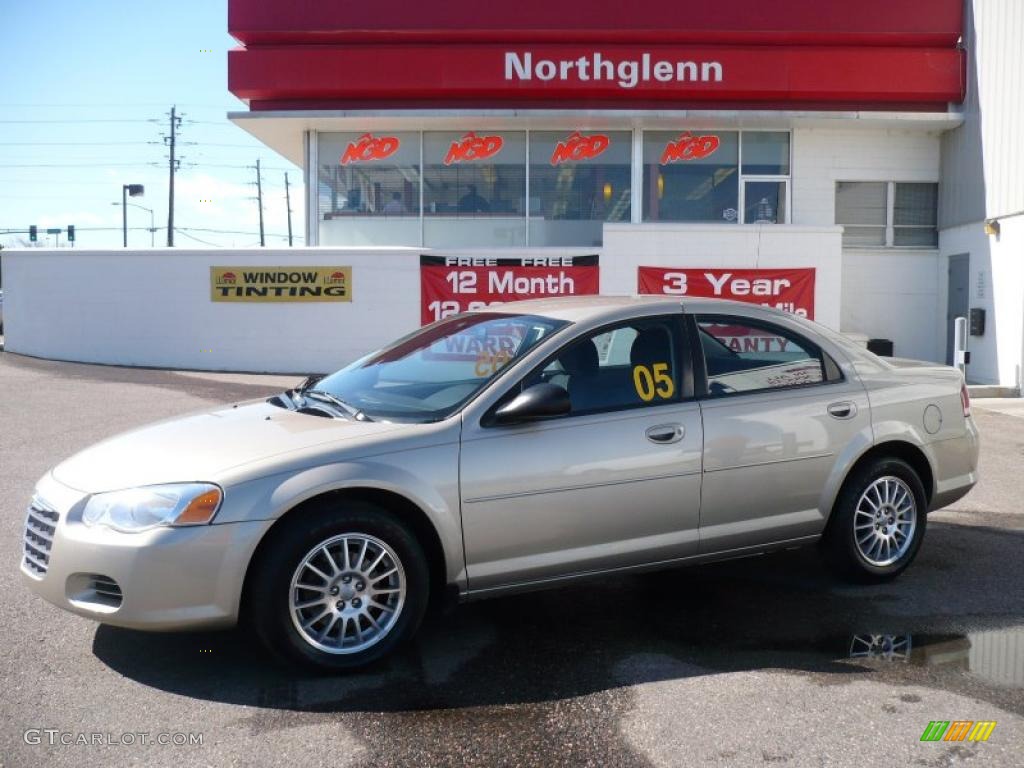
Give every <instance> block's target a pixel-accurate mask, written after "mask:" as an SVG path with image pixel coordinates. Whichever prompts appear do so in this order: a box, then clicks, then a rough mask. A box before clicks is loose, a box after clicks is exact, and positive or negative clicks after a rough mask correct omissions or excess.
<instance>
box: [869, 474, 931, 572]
mask: <svg viewBox="0 0 1024 768" xmlns="http://www.w3.org/2000/svg"><path fill="white" fill-rule="evenodd" d="M916 528H917V499H916V498H915V497H914V492H913V491H912V490H911V489H910V486H908V485H907V484H906V483H905V482H904V481H903V480H901V479H900V478H898V477H894V476H892V475H887V476H885V477H880V478H878V479H877V480H875V481H874V482H873V483H871V485H869V486H868V487H867V489H866V490H865V491H864V493H862V494H861V497H860V500H859V501H858V502H857V508H856V510H855V512H854V515H853V536H854V540H855V541H856V543H857V551H858V552H859V553H860V555H861V557H863V558H864V560H865V561H866V562H867V563H868V564H869V565H873V566H876V567H879V568H883V567H885V566H889V565H892V564H893V563H895V562H898V561H899V560H900V558H902V557H903V556H904V555H905V554H906V553H907V552H908V551H909V549H910V546H911V543H912V542H913V540H914V531H915V530H916Z"/></svg>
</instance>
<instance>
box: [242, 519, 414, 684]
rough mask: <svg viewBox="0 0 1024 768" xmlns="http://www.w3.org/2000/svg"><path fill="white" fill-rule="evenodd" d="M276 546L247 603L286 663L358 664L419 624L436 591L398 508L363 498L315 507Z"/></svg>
mask: <svg viewBox="0 0 1024 768" xmlns="http://www.w3.org/2000/svg"><path fill="white" fill-rule="evenodd" d="M269 546H270V548H269V549H268V550H267V551H266V552H265V553H264V554H263V555H262V556H261V558H260V561H259V562H258V563H257V564H256V568H257V570H256V572H255V574H254V577H253V581H252V583H251V585H250V587H249V589H248V590H247V603H248V606H247V607H248V609H249V615H250V617H251V618H252V620H253V622H254V624H255V628H256V631H257V633H258V634H259V636H260V638H261V639H262V640H263V642H264V643H265V644H266V645H267V646H268V647H269V648H270V649H271V650H272V651H273V652H275V653H276V654H277V655H278V656H280V657H283V658H284V659H285V660H287V661H290V662H294V663H298V664H301V665H303V666H307V667H314V668H319V669H322V670H350V669H356V668H359V667H362V666H365V665H367V664H370V663H372V662H374V661H377V660H378V659H380V658H382V657H384V656H386V655H387V654H389V653H390V652H391V651H393V650H394V649H395V648H396V647H398V646H399V645H400V644H402V643H403V642H404V641H406V640H408V639H409V638H410V637H412V635H413V634H414V633H415V632H416V629H417V628H418V627H419V624H420V622H421V620H422V618H423V614H424V612H425V610H426V606H427V596H428V593H429V585H428V579H429V571H428V568H427V563H426V558H425V556H424V554H423V550H422V548H421V547H420V545H419V543H418V542H417V540H416V538H415V536H414V535H413V534H412V533H411V531H410V530H409V529H408V527H407V526H406V525H405V524H404V523H403V522H402V521H401V519H400V518H398V516H396V515H394V514H393V513H391V512H390V511H388V510H386V509H382V508H380V507H377V506H375V505H371V504H368V503H365V502H356V501H350V502H345V503H344V505H343V508H340V509H315V510H308V511H307V513H306V514H303V515H301V516H299V517H297V518H295V519H294V520H292V521H287V522H286V523H285V527H284V529H283V530H281V531H280V532H279V533H278V534H277V535H276V536H275V539H274V540H273V541H272V542H270V545H269Z"/></svg>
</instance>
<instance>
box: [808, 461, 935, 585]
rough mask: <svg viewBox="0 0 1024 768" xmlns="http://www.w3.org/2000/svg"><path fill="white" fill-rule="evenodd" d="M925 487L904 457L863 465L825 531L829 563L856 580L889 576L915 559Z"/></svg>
mask: <svg viewBox="0 0 1024 768" xmlns="http://www.w3.org/2000/svg"><path fill="white" fill-rule="evenodd" d="M926 508H927V504H926V497H925V492H924V486H923V485H922V483H921V479H920V478H919V477H918V475H917V472H915V471H914V469H913V467H911V466H910V465H909V464H907V463H906V462H905V461H902V460H901V459H896V458H883V459H877V460H875V461H872V462H871V463H869V464H866V465H865V466H863V467H860V468H858V469H857V470H855V471H854V473H853V474H852V475H851V476H850V477H849V478H848V479H847V481H846V483H845V485H844V486H843V489H842V491H841V492H840V494H839V498H838V499H837V500H836V505H835V508H834V509H833V512H832V518H831V520H830V521H829V525H828V528H827V529H826V531H825V536H824V541H823V544H824V552H825V556H826V559H827V561H828V564H829V565H830V566H831V567H832V568H833V569H834V570H835V571H836V572H837V573H838V574H839V575H840V576H842V577H843V578H845V579H847V580H850V581H856V582H862V583H863V582H879V581H888V580H889V579H892V578H895V577H896V576H898V575H899V574H900V573H902V572H903V571H904V570H905V569H906V568H907V566H909V565H910V563H911V562H912V561H913V560H914V557H916V555H917V551H918V549H920V547H921V541H922V539H923V538H924V531H925V523H926V515H925V511H926Z"/></svg>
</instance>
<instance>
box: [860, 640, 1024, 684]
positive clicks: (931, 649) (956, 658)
mask: <svg viewBox="0 0 1024 768" xmlns="http://www.w3.org/2000/svg"><path fill="white" fill-rule="evenodd" d="M848 656H849V658H851V659H870V660H880V661H883V662H891V663H900V664H912V665H914V666H919V667H943V668H945V669H956V670H960V671H963V672H967V673H969V674H971V675H974V676H976V677H979V678H981V679H983V680H985V681H987V682H989V683H995V684H996V685H1006V686H1011V687H1015V688H1024V627H1014V628H1011V629H1005V630H986V631H983V632H970V633H968V634H966V635H931V634H914V635H887V634H860V635H853V636H852V637H851V638H850V639H849V651H848Z"/></svg>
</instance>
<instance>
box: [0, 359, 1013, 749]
mask: <svg viewBox="0 0 1024 768" xmlns="http://www.w3.org/2000/svg"><path fill="white" fill-rule="evenodd" d="M292 383H295V382H294V381H293V380H291V379H288V378H280V377H275V378H271V377H250V376H217V375H209V374H188V373H177V372H168V371H153V370H133V369H121V368H108V367H100V366H86V365H76V364H68V363H53V362H46V361H39V360H32V359H28V358H22V357H18V356H15V355H11V354H0V510H2V511H0V562H2V563H4V564H5V569H6V570H5V573H6V578H5V579H3V580H0V627H2V629H0V632H2V638H3V643H2V645H0V649H2V650H0V665H2V674H3V681H4V686H3V694H2V696H0V722H2V728H0V766H120V765H146V766H163V765H167V766H176V767H177V768H183V767H184V766H193V765H195V766H207V765H209V766H220V765H239V766H287V765H295V766H316V765H331V766H406V765H409V766H417V768H427V767H430V766H447V765H452V766H469V765H480V766H575V765H580V766H602V767H603V766H718V765H722V766H765V765H773V766H775V765H778V766H785V767H786V768H789V767H790V766H837V765H838V766H846V765H849V766H854V765H856V766H858V767H859V768H865V767H869V766H903V765H921V766H950V765H979V766H980V765H1001V766H1019V765H1021V764H1024V556H1022V555H1024V510H1022V506H1021V503H1020V499H1021V498H1022V495H1024V494H1022V491H1024V473H1022V467H1024V461H1022V460H1024V417H1022V416H1020V415H1015V413H1014V412H1013V409H1012V408H1010V409H1007V408H1005V407H1004V408H1002V412H1000V411H997V410H994V408H995V407H996V406H997V405H998V404H995V405H993V404H989V403H976V405H975V412H976V418H977V421H978V424H979V426H980V429H981V432H982V439H983V443H982V445H983V449H982V461H981V471H982V482H981V483H980V484H979V486H978V487H977V488H976V489H975V490H974V491H973V492H972V493H971V494H970V495H969V496H968V497H966V498H965V499H964V500H962V501H961V502H959V503H958V504H957V505H956V506H954V507H952V508H950V509H948V510H943V511H941V512H938V513H935V514H934V515H932V516H931V517H930V518H929V522H928V532H927V536H926V539H925V542H924V547H923V549H922V552H921V554H920V556H919V557H918V559H917V561H916V562H915V563H914V565H913V566H912V567H911V568H910V570H909V571H908V572H907V573H906V574H904V576H902V577H901V578H900V579H898V580H897V581H895V582H894V583H891V584H887V585H884V586H870V587H851V586H845V585H841V584H838V583H836V582H834V581H833V580H832V578H831V577H830V576H829V575H828V573H827V572H826V571H825V570H824V569H823V568H822V567H821V565H820V563H819V562H818V560H817V558H816V556H815V553H814V552H813V551H800V552H787V553H781V554H778V555H772V556H767V557H760V558H754V559H747V560H742V561H733V562H729V563H724V564H719V565H714V566H707V567H702V568H690V569H682V570H677V571H672V572H667V573H659V574H647V575H643V576H631V577H623V578H615V579H602V580H599V581H591V582H588V583H585V584H579V585H576V586H573V587H569V588H563V589H560V590H554V591H549V592H543V593H536V594H526V595H518V596H514V597H505V598H497V599H493V600H490V601H485V602H479V603H473V604H469V605H464V606H461V607H459V608H458V609H456V610H455V611H454V613H452V614H451V615H448V616H432V617H431V618H430V619H429V620H428V622H427V624H426V626H425V627H424V629H423V630H422V631H421V633H420V635H419V638H418V640H417V642H416V643H415V645H414V646H413V647H412V648H410V649H408V650H407V651H406V652H404V653H402V654H401V655H399V656H398V657H396V658H394V659H392V660H391V661H389V662H387V663H385V664H384V665H383V666H381V667H378V668H375V669H372V670H370V671H367V672H364V673H361V674H356V675H349V676H338V677H312V676H309V675H303V674H296V673H295V672H293V671H291V670H289V669H285V668H282V667H279V666H277V665H276V664H274V663H273V662H272V661H270V660H269V659H268V658H267V657H266V656H265V655H264V654H263V652H262V651H261V650H260V648H259V646H258V644H257V642H256V640H255V638H253V637H251V636H249V635H247V634H246V633H245V632H243V631H240V630H235V631H230V632H221V633H190V634H165V635H160V634H146V633H140V632H132V631H127V630H121V629H115V628H111V627H102V626H98V625H96V624H94V623H92V622H90V621H88V620H86V619H82V618H79V617H76V616H73V615H71V614H69V613H65V612H63V611H61V610H59V609H57V608H55V607H53V606H50V605H49V604H47V603H45V602H43V601H42V600H40V599H38V598H36V597H35V596H33V595H32V594H30V593H29V592H28V590H27V589H26V588H25V587H24V585H23V584H22V580H21V577H20V574H19V573H18V563H19V558H20V551H21V537H22V527H23V524H24V509H25V506H26V504H27V502H28V499H29V497H30V495H31V492H32V487H33V485H34V483H35V481H36V480H37V479H38V478H39V476H41V475H42V474H43V473H44V472H45V471H46V470H47V469H48V468H49V467H51V466H52V465H53V464H55V463H56V462H57V461H59V460H60V459H62V458H64V457H66V456H68V455H70V454H71V453H73V452H75V451H77V450H79V449H81V448H84V447H86V446H87V445H89V444H91V443H93V442H95V441H97V440H99V439H101V438H103V437H107V436H109V435H112V434H114V433H117V432H119V431H122V430H124V429H128V428H130V427H133V426H136V425H139V424H143V423H145V422H148V421H153V420H156V419H160V418H164V417H167V416H173V415H176V414H181V413H184V412H188V411H191V410H195V409H200V408H205V407H209V406H211V405H214V404H219V403H224V402H230V401H233V400H239V399H246V398H252V397H259V396H262V395H264V394H269V393H270V392H274V391H279V390H280V389H282V388H283V387H284V386H287V385H290V384H292ZM933 720H949V721H955V720H973V721H983V720H984V721H996V723H997V725H996V727H995V729H994V730H993V732H992V735H991V737H990V738H989V740H988V741H987V742H984V743H968V742H963V743H956V742H935V743H932V742H922V741H920V738H921V735H922V733H923V731H924V730H925V728H926V726H927V725H928V723H929V722H930V721H933ZM165 734H166V735H165ZM190 738H191V740H192V741H193V742H195V741H197V740H199V739H201V742H202V743H201V744H200V743H185V744H180V743H178V744H176V743H170V744H157V743H153V742H155V741H157V740H158V739H162V740H170V741H172V742H174V741H181V740H183V739H184V740H185V741H188V740H189V739H190ZM143 741H145V742H147V743H145V744H144V743H142V742H143ZM51 742H52V743H51ZM62 742H70V743H62ZM83 742H84V743H83Z"/></svg>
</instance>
